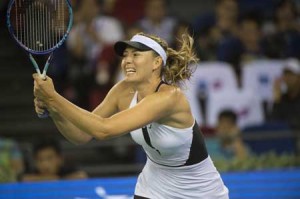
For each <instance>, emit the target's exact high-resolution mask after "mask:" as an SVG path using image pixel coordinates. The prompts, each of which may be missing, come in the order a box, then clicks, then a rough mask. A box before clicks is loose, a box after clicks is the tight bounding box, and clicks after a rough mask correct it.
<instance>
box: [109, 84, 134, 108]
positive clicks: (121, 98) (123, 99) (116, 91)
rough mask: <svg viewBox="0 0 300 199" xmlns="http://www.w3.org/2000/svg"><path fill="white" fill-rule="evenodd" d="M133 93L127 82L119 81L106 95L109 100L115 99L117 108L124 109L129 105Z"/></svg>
mask: <svg viewBox="0 0 300 199" xmlns="http://www.w3.org/2000/svg"><path fill="white" fill-rule="evenodd" d="M134 93H135V91H134V89H133V88H132V86H131V85H130V84H129V83H127V82H125V81H120V82H118V83H117V84H115V85H114V86H113V88H112V89H111V90H110V91H109V93H108V97H109V100H115V102H116V104H117V105H118V109H119V110H124V109H127V108H128V107H129V104H130V102H131V100H132V98H133V96H134Z"/></svg>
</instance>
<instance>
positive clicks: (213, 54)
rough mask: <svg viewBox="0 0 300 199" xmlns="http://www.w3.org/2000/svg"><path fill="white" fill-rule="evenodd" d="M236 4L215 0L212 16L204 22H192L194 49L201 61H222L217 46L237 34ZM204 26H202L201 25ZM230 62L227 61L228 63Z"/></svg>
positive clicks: (231, 0)
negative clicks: (194, 33)
mask: <svg viewBox="0 0 300 199" xmlns="http://www.w3.org/2000/svg"><path fill="white" fill-rule="evenodd" d="M238 15H239V10H238V3H237V1H236V0H217V1H216V5H215V10H214V13H213V15H211V16H210V17H209V18H205V21H209V23H206V22H205V21H203V20H201V19H199V18H198V20H200V21H198V22H197V21H196V22H194V30H195V31H196V33H197V34H196V35H197V37H196V38H197V39H196V43H195V44H196V49H197V54H198V56H199V57H200V59H201V60H216V59H219V60H221V61H228V60H224V58H223V55H222V54H221V52H218V46H219V45H220V44H222V43H224V42H226V41H227V40H228V39H229V40H230V39H231V38H232V37H233V36H237V34H238V26H237V21H238ZM203 24H204V25H203ZM230 61H231V60H229V62H230Z"/></svg>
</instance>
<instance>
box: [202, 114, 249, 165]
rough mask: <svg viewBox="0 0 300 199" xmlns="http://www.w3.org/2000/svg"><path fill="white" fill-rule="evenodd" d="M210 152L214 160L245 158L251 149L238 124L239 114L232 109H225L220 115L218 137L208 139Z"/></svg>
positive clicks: (217, 127) (217, 128)
mask: <svg viewBox="0 0 300 199" xmlns="http://www.w3.org/2000/svg"><path fill="white" fill-rule="evenodd" d="M207 146H208V152H209V153H210V154H211V157H212V159H213V160H217V161H219V160H220V161H224V160H225V161H226V160H244V159H246V158H247V157H248V156H249V152H250V151H249V149H248V147H247V146H246V145H245V143H244V142H243V140H242V137H241V132H240V129H239V127H238V125H237V115H236V113H235V112H233V111H232V110H224V111H222V112H220V114H219V116H218V124H217V126H216V137H215V138H214V139H208V142H207Z"/></svg>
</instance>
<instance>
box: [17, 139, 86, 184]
mask: <svg viewBox="0 0 300 199" xmlns="http://www.w3.org/2000/svg"><path fill="white" fill-rule="evenodd" d="M33 155H34V164H35V169H34V171H33V172H32V173H27V174H24V175H23V177H22V181H43V180H59V179H84V178H87V174H86V173H85V172H84V171H81V170H77V169H75V168H73V167H67V166H66V165H65V163H64V158H63V155H62V151H61V147H60V145H59V143H58V141H56V140H53V139H45V140H41V141H39V142H38V143H36V145H35V146H34V149H33Z"/></svg>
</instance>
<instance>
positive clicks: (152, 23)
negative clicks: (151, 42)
mask: <svg viewBox="0 0 300 199" xmlns="http://www.w3.org/2000/svg"><path fill="white" fill-rule="evenodd" d="M139 25H140V27H141V28H142V30H143V32H145V33H148V34H153V35H157V36H158V37H161V38H162V39H164V40H166V42H168V43H172V42H173V40H174V37H173V34H172V33H173V31H174V27H175V25H176V19H175V18H174V17H171V16H168V14H167V2H166V0H147V2H146V4H145V17H144V18H143V19H141V20H140V21H139Z"/></svg>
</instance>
